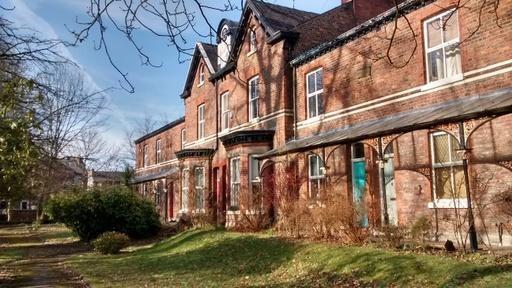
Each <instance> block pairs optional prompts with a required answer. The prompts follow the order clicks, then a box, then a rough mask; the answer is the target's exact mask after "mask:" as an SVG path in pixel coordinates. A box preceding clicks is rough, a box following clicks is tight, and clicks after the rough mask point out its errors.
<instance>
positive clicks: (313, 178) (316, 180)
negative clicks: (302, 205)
mask: <svg viewBox="0 0 512 288" xmlns="http://www.w3.org/2000/svg"><path fill="white" fill-rule="evenodd" d="M314 157H315V158H318V159H317V161H316V163H318V175H313V171H314V170H313V169H312V168H313V167H311V158H314ZM324 179H325V166H324V161H323V160H322V157H320V156H319V155H317V154H310V155H309V156H308V198H309V199H311V200H318V199H320V197H321V195H320V191H321V190H322V188H323V187H322V186H323V183H322V182H324ZM313 185H317V188H318V190H317V191H318V193H317V195H316V197H313V195H312V194H311V192H312V191H313V190H312V186H313Z"/></svg>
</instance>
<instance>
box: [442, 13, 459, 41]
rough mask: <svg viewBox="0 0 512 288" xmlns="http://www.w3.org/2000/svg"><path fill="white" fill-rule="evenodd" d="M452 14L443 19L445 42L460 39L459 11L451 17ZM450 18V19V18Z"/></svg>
mask: <svg viewBox="0 0 512 288" xmlns="http://www.w3.org/2000/svg"><path fill="white" fill-rule="evenodd" d="M450 14H451V13H448V15H446V16H444V17H443V20H442V21H443V24H444V28H445V30H444V42H447V41H450V40H453V39H455V38H457V37H459V27H458V15H457V11H455V12H454V13H453V15H451V16H450ZM448 17H449V18H448Z"/></svg>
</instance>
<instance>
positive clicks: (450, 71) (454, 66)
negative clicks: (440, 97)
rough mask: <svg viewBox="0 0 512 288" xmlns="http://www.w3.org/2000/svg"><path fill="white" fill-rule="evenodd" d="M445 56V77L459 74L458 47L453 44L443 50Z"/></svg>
mask: <svg viewBox="0 0 512 288" xmlns="http://www.w3.org/2000/svg"><path fill="white" fill-rule="evenodd" d="M445 54H446V77H451V76H455V75H458V74H461V72H462V71H461V70H462V69H461V61H460V47H459V44H453V45H450V46H448V47H446V48H445Z"/></svg>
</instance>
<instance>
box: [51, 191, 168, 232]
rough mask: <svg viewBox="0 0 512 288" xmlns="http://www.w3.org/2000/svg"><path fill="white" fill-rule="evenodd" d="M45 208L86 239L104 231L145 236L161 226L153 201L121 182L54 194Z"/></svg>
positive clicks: (53, 217) (57, 219) (55, 218)
mask: <svg viewBox="0 0 512 288" xmlns="http://www.w3.org/2000/svg"><path fill="white" fill-rule="evenodd" d="M45 212H46V213H47V214H48V215H49V216H50V217H51V218H52V219H54V220H55V221H57V222H60V223H63V224H65V225H66V226H67V227H69V228H70V229H71V230H73V231H74V232H75V233H76V234H77V235H78V237H80V239H82V240H86V241H90V240H92V239H94V238H96V237H98V235H100V234H102V233H104V232H107V231H117V232H121V233H125V234H127V235H128V236H130V237H132V238H145V237H149V236H152V235H154V234H156V233H157V232H158V230H159V229H160V221H159V217H158V213H157V212H156V210H155V207H154V206H153V204H152V203H151V202H149V201H147V200H144V199H141V198H139V197H137V195H136V194H134V193H133V192H131V191H130V190H128V189H127V188H125V187H122V186H119V187H111V188H106V189H94V190H92V191H80V192H75V193H62V194H59V195H56V196H54V197H53V198H52V199H50V200H49V201H48V203H47V205H46V206H45Z"/></svg>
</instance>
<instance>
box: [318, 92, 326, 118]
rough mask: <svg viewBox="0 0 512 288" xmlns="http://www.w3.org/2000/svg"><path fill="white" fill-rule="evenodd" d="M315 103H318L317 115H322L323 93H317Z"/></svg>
mask: <svg viewBox="0 0 512 288" xmlns="http://www.w3.org/2000/svg"><path fill="white" fill-rule="evenodd" d="M316 98H317V103H318V114H319V115H320V114H323V113H324V93H319V94H317V95H316Z"/></svg>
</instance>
